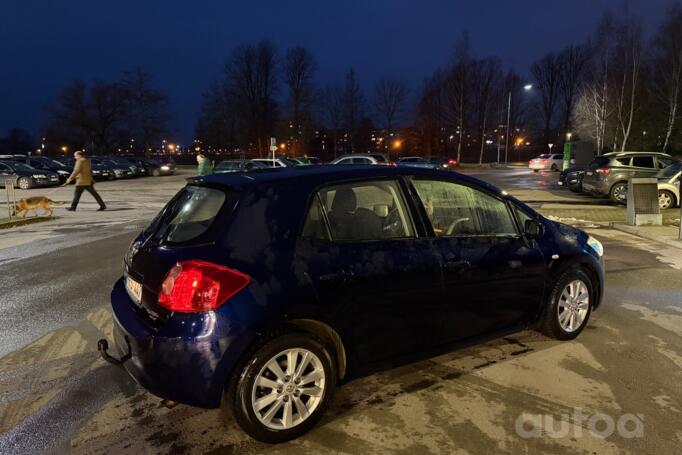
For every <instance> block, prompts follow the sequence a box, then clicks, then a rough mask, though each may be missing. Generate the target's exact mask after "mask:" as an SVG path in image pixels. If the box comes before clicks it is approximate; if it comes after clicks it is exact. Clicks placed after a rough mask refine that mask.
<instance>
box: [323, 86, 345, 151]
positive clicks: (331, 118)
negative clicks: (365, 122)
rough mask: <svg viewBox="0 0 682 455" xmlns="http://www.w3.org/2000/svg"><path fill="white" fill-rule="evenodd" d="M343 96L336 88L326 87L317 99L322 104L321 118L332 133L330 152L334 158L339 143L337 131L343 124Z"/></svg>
mask: <svg viewBox="0 0 682 455" xmlns="http://www.w3.org/2000/svg"><path fill="white" fill-rule="evenodd" d="M342 98H343V94H342V90H341V89H340V88H338V87H335V86H332V85H328V86H327V87H325V89H324V90H323V91H322V93H321V95H320V96H319V99H321V100H322V104H323V109H322V110H323V117H324V119H325V123H326V124H327V126H328V128H329V129H330V130H331V133H332V152H333V155H334V158H336V150H337V146H338V142H339V130H340V129H341V126H342V124H343V99H342Z"/></svg>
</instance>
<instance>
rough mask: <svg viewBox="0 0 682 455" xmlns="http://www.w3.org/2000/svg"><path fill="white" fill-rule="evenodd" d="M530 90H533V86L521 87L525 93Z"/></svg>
mask: <svg viewBox="0 0 682 455" xmlns="http://www.w3.org/2000/svg"><path fill="white" fill-rule="evenodd" d="M532 88H533V84H526V85H524V86H523V89H524V90H525V91H527V92H528V91H530V90H531V89H532Z"/></svg>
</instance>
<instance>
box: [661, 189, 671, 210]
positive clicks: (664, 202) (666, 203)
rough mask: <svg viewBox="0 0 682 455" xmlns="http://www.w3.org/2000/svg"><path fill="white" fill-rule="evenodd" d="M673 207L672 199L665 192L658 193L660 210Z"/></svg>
mask: <svg viewBox="0 0 682 455" xmlns="http://www.w3.org/2000/svg"><path fill="white" fill-rule="evenodd" d="M672 205H673V198H672V197H671V196H670V193H668V192H666V191H659V192H658V207H659V208H662V209H667V208H670V207H671V206H672Z"/></svg>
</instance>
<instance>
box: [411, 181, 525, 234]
mask: <svg viewBox="0 0 682 455" xmlns="http://www.w3.org/2000/svg"><path fill="white" fill-rule="evenodd" d="M412 184H413V185H414V188H415V189H416V190H417V194H418V196H419V199H421V201H422V204H423V205H424V209H425V210H426V214H427V216H428V217H429V220H430V221H431V225H432V226H433V230H434V233H435V234H436V236H439V237H447V236H476V235H517V234H518V231H517V229H516V227H515V225H514V220H513V218H512V216H511V213H510V212H509V209H508V208H507V204H506V202H505V201H503V200H501V199H498V198H496V197H494V196H491V195H489V194H487V193H485V192H483V191H480V190H476V189H474V188H471V187H468V186H465V185H460V184H458V183H452V182H444V181H439V180H417V179H415V180H413V181H412Z"/></svg>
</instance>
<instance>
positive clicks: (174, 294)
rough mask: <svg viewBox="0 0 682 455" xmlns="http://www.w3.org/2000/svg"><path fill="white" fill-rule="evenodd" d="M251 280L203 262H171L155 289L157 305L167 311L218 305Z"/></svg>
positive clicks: (237, 272) (193, 310) (240, 274)
mask: <svg viewBox="0 0 682 455" xmlns="http://www.w3.org/2000/svg"><path fill="white" fill-rule="evenodd" d="M250 282H251V278H250V277H249V276H248V275H244V274H243V273H241V272H239V271H237V270H234V269H231V268H229V267H225V266H222V265H218V264H213V263H210V262H205V261H198V260H192V261H184V262H178V263H177V264H175V265H174V266H173V267H172V268H171V269H170V270H169V271H168V273H167V274H166V278H165V279H164V280H163V283H162V284H161V289H160V290H159V300H158V302H159V305H161V306H163V307H165V308H168V309H169V310H171V311H179V312H182V313H195V312H200V311H212V310H215V309H217V308H219V307H220V306H221V305H222V304H223V303H225V302H226V301H227V300H228V299H230V298H231V297H232V296H233V295H235V294H236V293H237V292H239V291H241V290H242V289H244V287H246V285H248V284H249V283H250Z"/></svg>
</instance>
